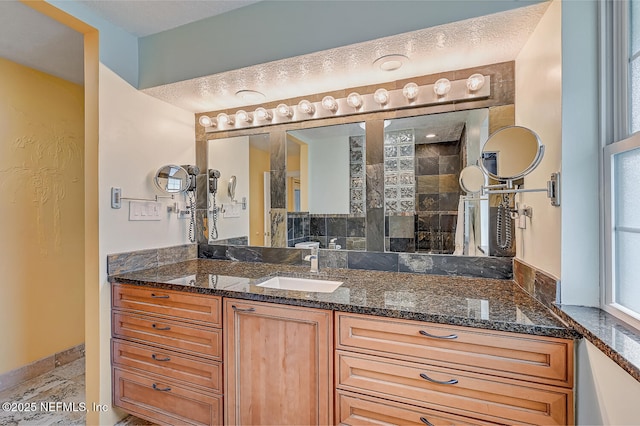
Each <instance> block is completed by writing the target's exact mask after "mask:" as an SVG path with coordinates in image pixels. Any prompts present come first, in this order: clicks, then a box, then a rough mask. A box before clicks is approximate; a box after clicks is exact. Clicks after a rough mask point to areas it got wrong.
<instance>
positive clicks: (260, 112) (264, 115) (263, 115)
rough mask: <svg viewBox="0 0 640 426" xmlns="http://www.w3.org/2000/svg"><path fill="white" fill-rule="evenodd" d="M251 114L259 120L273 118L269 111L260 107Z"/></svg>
mask: <svg viewBox="0 0 640 426" xmlns="http://www.w3.org/2000/svg"><path fill="white" fill-rule="evenodd" d="M253 116H254V117H255V118H256V119H257V120H259V121H271V119H272V118H273V116H272V115H271V113H270V112H269V111H267V110H266V109H264V108H262V107H258V108H256V110H255V111H254V112H253Z"/></svg>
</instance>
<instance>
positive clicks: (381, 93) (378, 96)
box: [373, 89, 389, 106]
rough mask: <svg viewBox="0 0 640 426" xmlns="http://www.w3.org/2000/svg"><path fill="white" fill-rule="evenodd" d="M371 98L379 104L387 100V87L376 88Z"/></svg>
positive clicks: (384, 103) (383, 103)
mask: <svg viewBox="0 0 640 426" xmlns="http://www.w3.org/2000/svg"><path fill="white" fill-rule="evenodd" d="M373 100H374V101H376V102H377V103H379V104H380V105H381V106H382V105H386V103H387V102H389V91H388V90H387V89H378V90H376V91H375V93H374V94H373Z"/></svg>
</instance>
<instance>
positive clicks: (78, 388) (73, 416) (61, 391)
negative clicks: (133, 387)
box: [0, 358, 153, 426]
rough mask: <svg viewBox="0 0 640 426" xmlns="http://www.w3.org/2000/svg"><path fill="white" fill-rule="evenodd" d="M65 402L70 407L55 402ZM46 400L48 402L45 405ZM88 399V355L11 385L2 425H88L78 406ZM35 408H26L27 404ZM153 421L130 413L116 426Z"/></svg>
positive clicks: (2, 397) (3, 398) (3, 395)
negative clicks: (29, 409) (85, 380)
mask: <svg viewBox="0 0 640 426" xmlns="http://www.w3.org/2000/svg"><path fill="white" fill-rule="evenodd" d="M57 402H62V403H64V404H71V403H73V405H67V408H68V409H67V410H63V409H62V408H60V409H56V405H55V403H57ZM4 403H10V404H11V403H13V404H14V407H13V408H14V409H16V408H21V410H20V411H12V410H11V407H10V409H9V410H5V409H4ZM42 403H44V404H48V405H47V406H45V407H43V406H42ZM80 403H85V395H84V358H81V359H78V360H76V361H73V362H70V363H69V364H66V365H63V366H61V367H58V368H56V369H54V370H52V371H50V372H49V373H46V374H43V375H42V376H38V377H36V378H34V379H31V380H28V381H26V382H24V383H22V384H20V385H18V386H15V387H13V388H11V389H7V390H5V391H3V392H0V404H3V407H2V408H0V425H2V426H5V425H6V426H14V425H20V426H22V425H25V426H26V425H33V426H41V425H42V426H45V425H46V426H48V425H84V424H85V413H84V412H83V411H80V410H77V411H73V408H74V407H79V404H80ZM27 407H28V408H31V407H33V408H35V410H33V411H26V410H25V409H26V408H27ZM139 425H145V426H147V425H153V423H149V422H147V421H145V420H142V419H139V418H137V417H134V416H128V417H126V418H125V419H123V420H122V421H120V422H118V423H117V425H116V426H139Z"/></svg>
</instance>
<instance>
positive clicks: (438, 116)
mask: <svg viewBox="0 0 640 426" xmlns="http://www.w3.org/2000/svg"><path fill="white" fill-rule="evenodd" d="M469 72H473V70H465V71H464V73H465V74H464V75H466V74H467V73H469ZM482 72H483V73H486V74H489V75H491V87H492V89H491V96H490V97H489V98H488V99H484V100H474V101H472V102H462V103H449V104H447V103H443V104H442V105H433V106H426V107H407V108H403V109H397V110H389V111H378V112H372V113H365V114H353V115H348V116H344V117H324V118H318V119H312V120H307V121H299V122H295V121H294V122H291V123H282V122H278V123H274V124H272V125H266V126H263V127H260V126H257V127H255V128H247V129H231V130H228V131H211V132H205V131H198V133H197V139H198V143H199V144H200V143H204V144H206V148H207V149H206V150H202V149H201V150H200V152H207V157H206V162H207V167H208V168H209V169H217V170H219V171H220V173H221V177H220V180H221V187H224V188H226V185H227V182H228V180H229V179H230V178H231V176H236V183H237V189H236V193H237V195H236V203H237V200H240V199H242V197H246V199H247V203H246V204H247V205H246V210H238V208H235V209H234V208H232V207H233V206H232V204H233V203H232V200H230V199H229V197H228V196H227V195H226V192H224V191H218V194H217V205H218V206H220V210H219V212H218V214H217V215H213V213H212V211H211V209H209V211H208V213H207V219H208V220H207V223H208V224H213V223H216V224H217V229H218V235H217V238H208V242H209V243H210V244H222V245H224V244H228V245H250V246H262V247H308V246H309V245H308V244H309V243H310V242H313V243H318V244H319V246H320V248H331V249H334V248H335V249H340V250H359V251H371V252H383V251H386V252H402V253H425V254H427V253H428V254H445V255H471V256H492V255H497V256H512V255H514V251H515V250H514V248H513V247H515V242H514V243H513V244H512V246H511V247H508V248H507V249H500V250H497V249H495V248H492V246H495V245H496V244H495V236H492V233H493V234H495V233H496V232H495V231H496V226H495V223H493V222H495V216H496V208H497V206H498V204H499V202H498V201H499V200H494V199H492V197H489V199H488V200H487V199H486V198H487V197H484V199H482V200H481V199H480V197H476V198H474V196H473V194H467V193H466V192H465V191H463V190H462V189H461V187H460V184H459V178H460V174H461V171H462V170H463V169H464V168H465V167H467V166H470V165H477V164H478V159H479V158H481V157H482V156H481V150H482V146H483V144H484V143H485V141H486V140H487V138H488V136H489V135H490V134H491V133H493V132H495V131H496V130H498V129H500V128H503V127H507V126H513V125H514V105H513V103H514V96H513V93H514V83H513V72H514V71H513V64H512V63H504V64H496V65H492V66H488V67H484V68H483V69H482ZM429 78H431V77H429ZM425 81H427V80H425ZM398 84H402V83H401V82H399V83H398ZM494 85H495V87H494ZM400 87H402V86H401V85H400ZM496 87H499V89H498V90H496ZM319 96H320V95H319ZM208 114H210V115H211V114H213V115H215V114H214V113H208ZM200 158H202V157H200ZM200 164H202V163H200ZM487 183H488V184H491V183H492V182H487ZM209 204H210V203H209ZM201 208H202V207H201ZM216 220H217V222H216ZM207 223H206V224H205V227H206V226H207Z"/></svg>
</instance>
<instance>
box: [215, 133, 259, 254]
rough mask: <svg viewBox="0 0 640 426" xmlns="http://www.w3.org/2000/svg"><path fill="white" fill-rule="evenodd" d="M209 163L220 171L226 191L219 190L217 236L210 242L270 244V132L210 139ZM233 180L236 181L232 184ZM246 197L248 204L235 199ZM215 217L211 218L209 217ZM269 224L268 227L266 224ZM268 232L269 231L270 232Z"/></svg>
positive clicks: (217, 195)
mask: <svg viewBox="0 0 640 426" xmlns="http://www.w3.org/2000/svg"><path fill="white" fill-rule="evenodd" d="M208 145H209V147H208V150H209V154H208V159H207V167H208V168H211V169H217V170H219V171H220V180H221V182H229V184H228V188H227V191H218V192H217V194H216V197H217V204H218V206H220V214H218V218H217V219H218V221H217V229H218V238H217V239H216V240H210V241H209V242H210V243H217V244H220V243H223V244H236V245H247V244H250V245H257V246H262V245H270V241H269V240H268V238H269V236H270V232H265V229H270V228H269V227H270V223H271V219H270V217H269V209H270V201H269V195H270V190H269V188H270V184H269V182H270V179H269V172H270V163H269V158H270V154H269V152H270V150H269V135H268V134H261V135H251V136H238V137H233V138H223V139H212V140H210V141H209V142H208ZM232 181H233V184H232ZM245 196H246V197H247V199H248V200H249V202H248V208H247V209H246V210H243V209H242V205H241V203H237V202H235V201H234V198H235V199H242V197H245ZM208 220H212V218H208ZM265 224H267V228H265ZM268 234H269V235H268Z"/></svg>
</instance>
